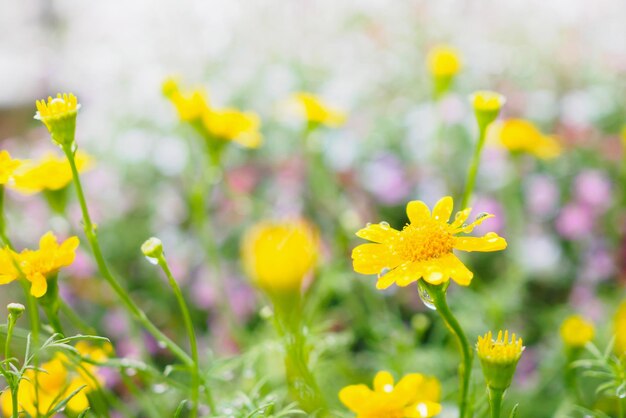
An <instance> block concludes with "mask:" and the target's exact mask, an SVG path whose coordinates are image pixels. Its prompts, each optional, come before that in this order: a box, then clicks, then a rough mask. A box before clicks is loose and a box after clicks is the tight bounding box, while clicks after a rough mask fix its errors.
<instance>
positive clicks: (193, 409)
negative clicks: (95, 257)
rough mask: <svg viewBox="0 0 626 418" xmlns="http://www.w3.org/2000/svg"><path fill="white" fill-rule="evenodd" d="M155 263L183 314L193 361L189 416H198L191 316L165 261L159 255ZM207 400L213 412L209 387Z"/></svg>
mask: <svg viewBox="0 0 626 418" xmlns="http://www.w3.org/2000/svg"><path fill="white" fill-rule="evenodd" d="M157 261H158V263H159V266H161V269H163V272H164V273H165V275H166V276H167V280H168V281H169V283H170V286H171V287H172V290H173V291H174V294H175V295H176V300H177V301H178V306H179V308H180V310H181V312H182V314H183V322H184V323H185V327H186V328H187V335H188V336H189V346H190V348H191V358H192V360H193V363H194V366H193V369H192V374H191V375H192V376H191V377H192V381H191V385H192V387H191V403H192V405H191V416H192V417H197V416H198V401H199V398H200V362H199V360H198V343H197V341H196V333H195V331H194V329H193V322H192V321H191V315H190V314H189V308H188V307H187V303H186V302H185V298H184V297H183V293H182V292H181V290H180V286H178V282H177V281H176V279H175V278H174V275H173V274H172V271H171V270H170V267H169V265H168V264H167V260H166V259H165V257H164V256H163V254H161V255H160V256H159V257H158V258H157ZM206 394H207V396H206V397H207V400H208V402H209V406H210V407H211V411H212V412H215V402H214V401H213V396H212V394H211V391H210V390H209V387H208V386H207V387H206Z"/></svg>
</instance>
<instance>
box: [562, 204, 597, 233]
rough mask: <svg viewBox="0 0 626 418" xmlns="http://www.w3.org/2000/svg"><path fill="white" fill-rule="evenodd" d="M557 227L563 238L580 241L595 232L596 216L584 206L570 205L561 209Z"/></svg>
mask: <svg viewBox="0 0 626 418" xmlns="http://www.w3.org/2000/svg"><path fill="white" fill-rule="evenodd" d="M555 226H556V230H557V232H558V233H559V234H560V235H561V236H562V237H563V238H567V239H580V238H583V237H585V236H588V235H589V234H590V233H591V232H592V231H593V226H594V215H593V212H592V211H591V210H590V209H589V208H588V207H586V206H584V205H580V204H577V203H569V204H567V205H566V206H565V207H563V208H562V209H561V212H560V213H559V215H558V217H557V219H556V224H555Z"/></svg>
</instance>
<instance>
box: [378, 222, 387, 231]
mask: <svg viewBox="0 0 626 418" xmlns="http://www.w3.org/2000/svg"><path fill="white" fill-rule="evenodd" d="M378 225H380V227H381V228H383V229H389V222H385V221H383V222H381V223H379V224H378Z"/></svg>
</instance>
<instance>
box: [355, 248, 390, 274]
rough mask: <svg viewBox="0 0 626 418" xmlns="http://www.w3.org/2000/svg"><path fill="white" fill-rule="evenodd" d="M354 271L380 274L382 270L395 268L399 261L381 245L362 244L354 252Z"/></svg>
mask: <svg viewBox="0 0 626 418" xmlns="http://www.w3.org/2000/svg"><path fill="white" fill-rule="evenodd" d="M352 260H353V265H354V270H355V271H356V272H357V273H361V274H379V273H380V272H381V270H382V269H384V268H389V269H393V268H395V267H396V266H397V265H398V263H399V260H397V258H395V257H393V256H392V255H391V253H390V252H389V250H388V249H387V247H385V246H384V245H381V244H361V245H359V246H358V247H356V248H355V249H354V250H352Z"/></svg>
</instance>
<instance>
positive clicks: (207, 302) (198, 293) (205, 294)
mask: <svg viewBox="0 0 626 418" xmlns="http://www.w3.org/2000/svg"><path fill="white" fill-rule="evenodd" d="M190 296H191V300H192V301H193V303H194V304H195V305H196V306H197V307H199V308H201V309H209V308H211V307H212V306H213V305H214V304H215V301H216V300H217V297H218V295H217V291H216V289H215V287H214V286H213V284H212V283H211V282H210V281H209V280H208V279H207V276H206V275H199V276H198V277H197V278H196V280H194V282H193V284H192V285H191V295H190Z"/></svg>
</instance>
